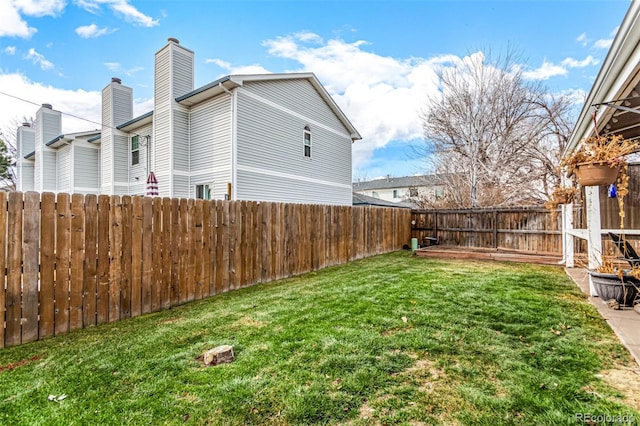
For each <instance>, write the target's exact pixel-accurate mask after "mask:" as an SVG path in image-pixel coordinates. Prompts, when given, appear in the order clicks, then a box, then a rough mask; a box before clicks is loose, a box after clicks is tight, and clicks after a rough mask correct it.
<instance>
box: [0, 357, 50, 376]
mask: <svg viewBox="0 0 640 426" xmlns="http://www.w3.org/2000/svg"><path fill="white" fill-rule="evenodd" d="M43 357H44V355H36V356H32V357H31V358H29V359H22V360H20V361H16V362H12V363H11V364H7V365H0V373H2V372H4V371H11V370H14V369H16V368H18V367H23V366H25V365H28V364H31V363H32V362H35V361H39V360H41V359H42V358H43Z"/></svg>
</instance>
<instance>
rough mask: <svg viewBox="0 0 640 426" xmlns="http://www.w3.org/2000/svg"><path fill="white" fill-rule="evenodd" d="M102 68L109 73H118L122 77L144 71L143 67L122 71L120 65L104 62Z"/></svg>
mask: <svg viewBox="0 0 640 426" xmlns="http://www.w3.org/2000/svg"><path fill="white" fill-rule="evenodd" d="M104 66H105V67H106V68H107V69H108V70H109V71H114V72H118V73H122V74H124V75H127V76H129V77H130V76H132V75H134V74H135V73H137V72H139V71H142V70H143V69H144V67H133V68H130V69H124V68H122V64H120V62H105V63H104Z"/></svg>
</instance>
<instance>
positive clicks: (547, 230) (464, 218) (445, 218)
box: [411, 207, 562, 254]
mask: <svg viewBox="0 0 640 426" xmlns="http://www.w3.org/2000/svg"><path fill="white" fill-rule="evenodd" d="M560 216H561V215H560V214H558V215H557V217H555V220H554V218H553V217H552V215H551V213H550V212H549V210H547V209H545V208H538V207H520V208H505V209H461V210H419V211H413V212H412V214H411V223H412V229H411V236H412V237H413V238H418V242H419V243H421V244H423V243H424V242H425V238H437V241H438V243H439V244H443V245H452V246H458V247H471V248H491V249H501V250H513V251H527V252H531V253H537V254H562V228H561V223H560Z"/></svg>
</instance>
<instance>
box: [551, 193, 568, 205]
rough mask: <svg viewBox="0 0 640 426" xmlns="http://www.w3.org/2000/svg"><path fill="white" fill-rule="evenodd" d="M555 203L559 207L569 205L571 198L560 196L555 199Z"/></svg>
mask: <svg viewBox="0 0 640 426" xmlns="http://www.w3.org/2000/svg"><path fill="white" fill-rule="evenodd" d="M554 201H555V203H556V204H558V205H559V204H569V197H567V196H566V195H565V194H558V195H556V197H555V198H554Z"/></svg>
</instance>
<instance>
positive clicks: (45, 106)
mask: <svg viewBox="0 0 640 426" xmlns="http://www.w3.org/2000/svg"><path fill="white" fill-rule="evenodd" d="M42 108H46V109H53V107H52V106H51V104H42Z"/></svg>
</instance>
